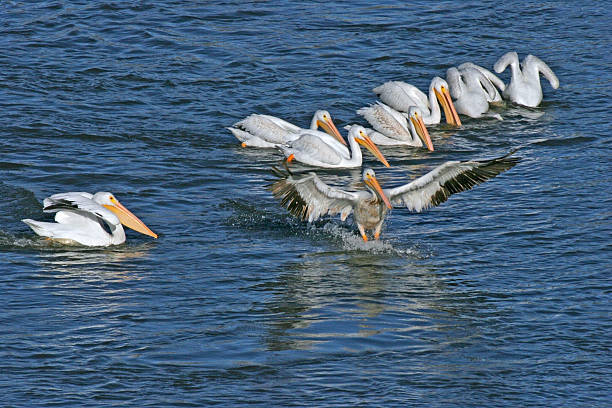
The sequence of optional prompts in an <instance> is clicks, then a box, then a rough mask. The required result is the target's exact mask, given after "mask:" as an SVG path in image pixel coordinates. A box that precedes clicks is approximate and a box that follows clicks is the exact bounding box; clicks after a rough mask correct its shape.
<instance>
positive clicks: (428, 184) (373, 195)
mask: <svg viewBox="0 0 612 408" xmlns="http://www.w3.org/2000/svg"><path fill="white" fill-rule="evenodd" d="M510 154H511V153H510ZM508 156H509V155H506V156H503V157H499V158H496V159H492V160H471V161H463V162H460V161H448V162H446V163H444V164H442V165H440V166H438V167H436V168H435V169H433V170H432V171H430V172H429V173H427V174H425V175H424V176H421V177H419V178H417V179H416V180H414V181H412V182H410V183H408V184H404V185H402V186H399V187H395V188H391V189H382V188H381V186H380V184H379V183H378V181H377V179H376V175H375V174H374V170H372V169H365V170H364V171H363V182H364V183H365V185H366V187H367V189H368V191H357V192H350V191H344V190H341V189H339V188H335V187H332V186H329V185H327V184H325V183H324V182H323V181H321V179H320V178H319V177H318V176H317V175H316V173H308V174H305V175H301V176H295V175H293V174H291V173H288V172H287V173H285V172H282V171H281V170H279V169H277V168H274V169H273V171H274V173H275V174H276V175H277V176H278V177H279V179H278V180H276V181H275V182H274V183H272V184H271V185H270V186H269V188H270V189H271V190H272V194H273V195H274V197H276V198H277V199H279V200H280V202H281V205H282V206H283V207H285V208H287V209H288V210H289V212H290V213H291V214H293V215H294V216H296V217H298V218H300V219H302V220H304V221H308V222H313V221H315V220H317V219H319V218H321V217H322V216H324V215H327V214H329V215H335V214H340V219H341V220H342V221H344V220H346V218H347V217H348V215H349V214H350V213H351V212H352V213H353V217H354V220H355V224H357V228H358V229H359V233H360V234H361V237H362V238H363V240H364V241H367V240H368V237H367V235H366V230H374V239H378V237H379V236H380V231H381V228H382V224H383V221H384V219H385V216H386V214H387V211H388V210H390V209H391V208H392V206H404V207H406V208H408V209H409V210H412V211H416V212H420V211H422V210H424V209H427V208H429V207H434V206H437V205H439V204H441V203H443V202H445V201H446V200H447V199H448V198H449V197H450V196H451V195H452V194H455V193H460V192H462V191H466V190H469V189H471V188H472V187H474V186H475V185H477V184H480V183H482V182H484V181H486V180H488V179H490V178H493V177H495V176H497V175H498V174H500V173H501V172H503V171H505V170H508V169H510V168H512V167H513V166H514V165H515V164H516V163H517V162H518V161H519V160H520V158H515V157H508Z"/></svg>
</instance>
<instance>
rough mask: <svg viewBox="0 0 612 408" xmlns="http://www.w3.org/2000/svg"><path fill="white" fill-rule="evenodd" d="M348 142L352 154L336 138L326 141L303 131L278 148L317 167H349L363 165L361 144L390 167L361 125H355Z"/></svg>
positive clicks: (292, 157)
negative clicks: (291, 140) (300, 134)
mask: <svg viewBox="0 0 612 408" xmlns="http://www.w3.org/2000/svg"><path fill="white" fill-rule="evenodd" d="M332 142H333V143H332ZM348 142H349V146H350V148H351V151H350V155H349V154H347V153H346V152H344V151H343V150H342V149H344V146H342V145H340V144H339V143H338V142H336V141H335V140H331V141H329V142H326V141H324V140H323V139H321V138H320V137H317V136H315V135H312V134H311V132H308V131H307V132H303V133H302V136H300V138H299V139H297V140H295V141H293V142H289V143H287V144H286V145H279V146H278V148H279V149H280V150H281V151H282V152H283V154H284V155H285V157H286V158H287V162H291V161H292V160H294V159H295V160H296V161H299V162H301V163H304V164H308V165H310V166H316V167H326V168H349V167H361V163H362V155H361V149H360V148H359V145H362V146H365V147H366V148H367V149H368V150H369V151H370V152H372V154H373V155H374V156H376V158H378V160H380V161H381V162H382V163H383V164H384V165H385V166H387V167H389V163H388V162H387V159H385V157H384V156H383V154H382V153H381V152H380V150H378V147H376V145H375V144H374V143H373V142H372V140H370V138H369V137H368V135H367V133H366V130H365V129H364V128H363V127H362V126H359V125H353V126H352V127H351V129H350V130H349V133H348Z"/></svg>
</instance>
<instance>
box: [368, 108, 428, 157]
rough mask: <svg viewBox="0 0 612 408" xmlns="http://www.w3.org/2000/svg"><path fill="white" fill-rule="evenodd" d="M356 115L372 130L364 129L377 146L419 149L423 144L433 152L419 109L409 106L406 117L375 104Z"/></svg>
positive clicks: (391, 109)
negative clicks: (403, 146) (400, 146)
mask: <svg viewBox="0 0 612 408" xmlns="http://www.w3.org/2000/svg"><path fill="white" fill-rule="evenodd" d="M357 113H358V114H359V115H361V116H363V117H364V118H365V120H367V121H368V122H369V123H370V125H372V127H373V128H374V129H366V132H367V134H368V136H370V138H371V139H372V141H373V142H374V143H376V144H377V145H387V146H397V145H406V146H415V147H421V146H423V144H425V145H426V146H427V149H429V150H430V151H433V150H434V147H433V143H432V142H431V138H430V137H429V132H428V131H427V128H426V127H425V123H423V115H422V114H421V109H419V108H417V107H416V106H411V107H410V108H409V113H408V115H405V114H403V113H400V112H398V111H396V110H395V109H393V108H391V107H390V106H387V105H385V104H384V103H382V102H377V103H376V104H374V105H370V106H367V107H365V108H361V109H359V110H357Z"/></svg>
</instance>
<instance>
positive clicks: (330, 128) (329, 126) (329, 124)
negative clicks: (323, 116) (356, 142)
mask: <svg viewBox="0 0 612 408" xmlns="http://www.w3.org/2000/svg"><path fill="white" fill-rule="evenodd" d="M317 126H320V127H321V128H322V129H323V130H324V131H325V133H327V134H330V135H332V136H334V137H335V138H336V139H338V141H339V142H340V143H342V144H343V145H345V146H348V145H347V144H346V141H345V140H344V138H343V137H342V135H341V134H340V132H339V131H338V128H336V125H334V121H333V120H331V118H329V119H327V120H325V122H321V121H320V120H317Z"/></svg>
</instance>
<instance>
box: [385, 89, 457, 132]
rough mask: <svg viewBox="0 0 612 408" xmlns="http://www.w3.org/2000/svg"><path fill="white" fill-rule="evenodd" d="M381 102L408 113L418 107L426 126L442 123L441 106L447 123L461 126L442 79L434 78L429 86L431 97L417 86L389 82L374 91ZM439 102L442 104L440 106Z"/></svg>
mask: <svg viewBox="0 0 612 408" xmlns="http://www.w3.org/2000/svg"><path fill="white" fill-rule="evenodd" d="M373 91H374V93H376V94H377V95H378V97H379V98H380V100H381V101H383V102H384V103H386V104H387V105H389V106H390V107H392V108H393V109H395V110H397V111H400V112H405V113H407V112H408V111H409V109H410V107H411V106H416V107H418V108H420V109H421V112H422V113H423V122H425V124H426V125H435V124H438V123H440V119H441V117H442V115H441V112H440V104H441V105H442V108H443V109H444V117H445V118H446V123H448V124H449V125H453V126H461V120H460V119H459V116H458V115H457V111H456V110H455V106H454V104H453V100H452V99H451V97H450V95H449V87H448V83H447V82H446V81H445V80H443V79H442V78H440V77H434V78H433V79H432V80H431V83H430V84H429V96H428V95H425V94H424V93H423V92H422V91H421V90H419V89H418V88H417V87H416V86H414V85H410V84H408V83H406V82H403V81H389V82H385V83H384V84H382V85H380V86H378V87H376V88H374V89H373ZM438 101H439V102H440V103H439V104H438Z"/></svg>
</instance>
